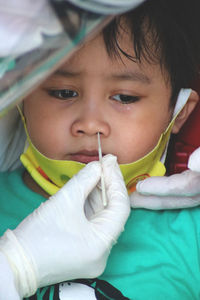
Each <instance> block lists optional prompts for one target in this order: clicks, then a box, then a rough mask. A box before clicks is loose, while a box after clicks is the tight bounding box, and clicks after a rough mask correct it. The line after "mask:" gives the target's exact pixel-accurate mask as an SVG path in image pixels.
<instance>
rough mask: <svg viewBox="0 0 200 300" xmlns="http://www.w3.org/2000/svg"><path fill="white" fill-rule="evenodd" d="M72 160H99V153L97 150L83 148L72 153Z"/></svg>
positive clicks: (88, 161) (84, 161) (83, 161)
mask: <svg viewBox="0 0 200 300" xmlns="http://www.w3.org/2000/svg"><path fill="white" fill-rule="evenodd" d="M70 160H73V161H77V162H80V163H84V164H88V163H90V162H92V161H95V160H99V153H98V151H97V150H92V151H88V150H83V151H80V152H77V153H72V154H70Z"/></svg>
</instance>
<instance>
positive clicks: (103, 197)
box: [97, 132, 107, 207]
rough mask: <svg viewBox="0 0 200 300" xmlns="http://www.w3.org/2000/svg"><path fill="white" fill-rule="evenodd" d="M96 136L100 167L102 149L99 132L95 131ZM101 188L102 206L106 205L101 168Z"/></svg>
mask: <svg viewBox="0 0 200 300" xmlns="http://www.w3.org/2000/svg"><path fill="white" fill-rule="evenodd" d="M97 137H98V151H99V162H100V164H101V168H102V151H101V141H100V133H99V132H97ZM101 190H102V199H103V206H104V207H105V206H106V205H107V200H106V189H105V182H104V176H103V168H102V172H101Z"/></svg>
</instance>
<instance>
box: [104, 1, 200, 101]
mask: <svg viewBox="0 0 200 300" xmlns="http://www.w3.org/2000/svg"><path fill="white" fill-rule="evenodd" d="M122 18H123V21H125V24H126V25H127V26H128V28H129V30H130V33H131V38H132V41H133V49H134V54H135V55H134V56H133V55H131V54H130V53H126V52H125V51H123V49H122V48H120V46H119V43H118V38H119V29H120V26H121V25H120V24H121V21H122ZM103 37H104V42H105V45H106V49H107V52H108V54H109V55H110V56H113V55H118V56H119V54H120V53H122V54H123V55H125V56H126V57H128V58H129V59H131V60H133V61H138V62H141V59H145V60H146V61H148V62H151V63H159V64H160V67H161V70H164V71H167V74H168V79H169V81H170V84H171V89H172V94H171V104H172V105H174V104H175V101H176V98H177V95H178V92H179V90H180V89H181V88H188V87H191V84H192V82H193V81H194V80H195V79H196V78H197V77H198V74H199V66H200V0H146V1H145V2H144V3H143V4H141V5H140V6H138V7H137V8H136V9H134V10H132V11H130V12H128V13H125V14H123V15H121V16H116V17H115V18H114V19H113V20H112V21H111V23H110V24H109V25H108V26H107V27H106V28H105V29H104V30H103ZM149 37H150V38H149Z"/></svg>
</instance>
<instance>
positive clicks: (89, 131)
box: [72, 114, 110, 137]
mask: <svg viewBox="0 0 200 300" xmlns="http://www.w3.org/2000/svg"><path fill="white" fill-rule="evenodd" d="M97 132H100V133H101V134H102V135H104V136H106V137H107V136H109V134H110V125H109V124H108V122H107V121H105V120H104V119H103V118H100V117H98V118H97V117H96V116H95V115H93V114H86V115H85V116H81V117H80V118H77V119H76V120H75V121H74V123H73V124H72V134H73V135H74V136H82V135H88V136H92V135H96V134H97Z"/></svg>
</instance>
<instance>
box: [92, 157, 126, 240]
mask: <svg viewBox="0 0 200 300" xmlns="http://www.w3.org/2000/svg"><path fill="white" fill-rule="evenodd" d="M103 174H104V179H105V187H106V195H107V202H108V203H107V206H106V208H105V209H104V210H102V211H101V212H99V213H98V217H97V216H96V217H95V218H94V219H93V222H94V223H95V224H96V225H97V226H100V227H101V229H99V228H98V231H99V232H101V233H102V234H101V237H103V236H104V238H105V242H106V240H107V243H108V244H109V243H110V241H111V239H112V240H113V242H115V240H116V239H117V237H118V236H119V234H120V233H121V231H123V229H124V225H125V223H126V221H127V218H128V216H129V213H130V201H129V197H128V193H127V190H126V186H125V184H124V180H123V177H122V174H121V171H120V168H119V166H118V164H117V159H116V157H115V156H113V155H111V154H109V155H106V156H104V157H103Z"/></svg>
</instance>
